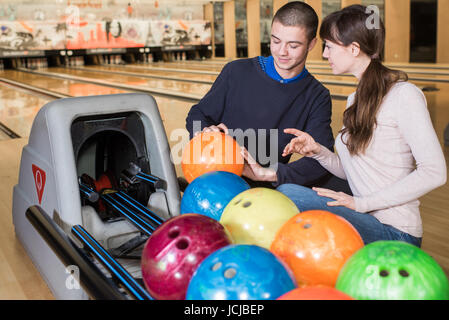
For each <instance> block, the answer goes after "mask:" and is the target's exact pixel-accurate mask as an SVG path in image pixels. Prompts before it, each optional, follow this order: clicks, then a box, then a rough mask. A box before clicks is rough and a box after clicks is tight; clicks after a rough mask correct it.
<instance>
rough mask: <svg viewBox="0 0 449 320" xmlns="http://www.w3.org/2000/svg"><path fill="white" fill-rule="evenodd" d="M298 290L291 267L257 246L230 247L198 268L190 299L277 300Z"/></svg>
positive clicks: (206, 260)
mask: <svg viewBox="0 0 449 320" xmlns="http://www.w3.org/2000/svg"><path fill="white" fill-rule="evenodd" d="M295 288H296V281H295V278H294V276H293V273H292V272H291V270H290V269H288V266H287V265H286V264H284V263H283V262H281V261H280V260H279V259H278V258H277V257H276V256H275V255H274V254H273V253H271V252H270V251H268V250H267V249H265V248H262V247H259V246H255V245H243V244H238V245H228V246H226V247H223V248H221V249H218V250H217V251H215V252H213V253H211V254H210V255H209V256H207V258H206V259H204V260H203V262H201V264H200V265H199V266H198V268H197V269H196V271H195V273H194V274H193V276H192V278H191V280H190V283H189V286H188V288H187V294H186V299H187V300H275V299H277V298H279V297H280V296H281V295H283V294H285V293H286V292H289V291H291V290H293V289H295Z"/></svg>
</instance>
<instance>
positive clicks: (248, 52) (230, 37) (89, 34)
mask: <svg viewBox="0 0 449 320" xmlns="http://www.w3.org/2000/svg"><path fill="white" fill-rule="evenodd" d="M287 2H289V0H218V1H207V0H204V1H203V0H134V1H132V0H40V1H33V0H15V1H11V0H0V57H8V55H6V54H2V51H8V50H9V51H11V50H12V51H14V50H21V51H23V50H61V49H65V50H84V49H96V48H142V47H159V48H163V47H170V46H192V48H191V50H197V47H198V46H204V47H205V48H207V50H208V53H207V54H201V56H207V57H225V58H228V59H234V58H243V57H254V56H257V55H264V56H267V55H269V54H270V49H269V43H270V29H271V20H272V18H273V14H274V13H275V12H276V11H277V9H279V8H280V7H281V6H282V5H284V4H286V3H287ZM305 2H306V3H308V4H309V5H311V6H312V7H313V8H314V9H315V11H316V12H317V14H318V16H319V18H320V21H321V20H322V19H323V18H324V17H326V16H327V15H328V14H330V13H331V12H334V11H336V10H339V9H340V8H342V7H345V6H348V5H352V4H362V5H365V6H370V5H374V6H375V7H376V8H378V13H379V15H380V17H381V18H382V19H383V21H384V23H385V26H386V30H387V33H386V37H387V39H386V47H385V62H387V63H396V62H397V63H408V62H429V63H443V64H448V63H449V42H448V41H447V39H446V38H447V34H448V33H449V24H448V23H447V22H446V20H447V19H446V15H447V13H448V12H449V1H448V0H305ZM322 45H323V43H322V41H321V40H319V41H318V45H317V46H316V47H315V48H314V50H313V51H312V52H311V53H310V54H309V59H310V60H322ZM166 49H167V48H164V49H163V50H166ZM172 49H173V48H172ZM172 49H170V48H168V49H167V50H172ZM174 50H177V49H176V48H174ZM209 53H210V54H209ZM7 54H9V53H7ZM9 56H11V55H9ZM20 56H22V55H20Z"/></svg>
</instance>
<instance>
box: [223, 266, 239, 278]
mask: <svg viewBox="0 0 449 320" xmlns="http://www.w3.org/2000/svg"><path fill="white" fill-rule="evenodd" d="M236 274H237V270H235V269H234V268H229V269H226V270H225V272H224V277H225V278H226V279H232V278H234V277H235V275H236Z"/></svg>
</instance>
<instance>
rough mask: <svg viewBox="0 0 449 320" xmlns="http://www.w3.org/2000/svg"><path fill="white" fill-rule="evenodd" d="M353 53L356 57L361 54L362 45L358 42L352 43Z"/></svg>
mask: <svg viewBox="0 0 449 320" xmlns="http://www.w3.org/2000/svg"><path fill="white" fill-rule="evenodd" d="M351 53H352V55H353V56H354V57H358V56H359V54H360V45H359V44H358V43H357V42H353V43H351Z"/></svg>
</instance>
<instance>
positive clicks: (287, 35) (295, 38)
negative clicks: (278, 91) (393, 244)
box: [270, 21, 316, 78]
mask: <svg viewBox="0 0 449 320" xmlns="http://www.w3.org/2000/svg"><path fill="white" fill-rule="evenodd" d="M315 43H316V39H313V40H312V41H310V42H309V40H308V38H307V32H306V29H305V28H304V27H300V26H295V27H289V26H284V25H282V23H280V22H279V21H274V22H273V25H272V27H271V44H270V49H271V55H272V56H273V58H274V65H275V67H276V70H277V71H278V73H279V74H280V75H281V76H282V77H283V78H287V76H288V77H294V76H296V75H297V74H299V72H301V71H302V69H303V67H304V65H305V62H306V58H307V54H308V52H309V51H310V50H312V49H313V47H314V45H315Z"/></svg>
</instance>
